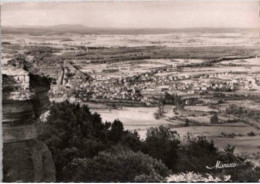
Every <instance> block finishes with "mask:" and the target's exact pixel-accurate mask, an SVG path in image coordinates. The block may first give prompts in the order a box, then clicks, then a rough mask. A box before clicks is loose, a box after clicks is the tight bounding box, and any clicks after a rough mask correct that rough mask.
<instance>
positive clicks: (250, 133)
mask: <svg viewBox="0 0 260 184" xmlns="http://www.w3.org/2000/svg"><path fill="white" fill-rule="evenodd" d="M247 135H248V136H256V135H255V133H254V132H249V133H248V134H247Z"/></svg>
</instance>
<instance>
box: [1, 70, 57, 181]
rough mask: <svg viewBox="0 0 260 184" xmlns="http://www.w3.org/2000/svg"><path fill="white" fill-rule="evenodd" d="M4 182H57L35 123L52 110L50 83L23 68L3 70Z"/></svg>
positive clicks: (50, 157)
mask: <svg viewBox="0 0 260 184" xmlns="http://www.w3.org/2000/svg"><path fill="white" fill-rule="evenodd" d="M2 79H3V83H2V84H3V90H2V93H3V98H2V99H3V101H2V126H3V143H4V144H3V171H4V173H3V181H5V182H17V181H19V182H54V181H55V166H54V162H53V160H52V156H51V152H50V151H49V149H48V147H47V146H46V145H45V144H44V143H43V142H41V141H39V140H37V137H38V134H37V132H38V131H37V130H36V127H35V123H36V121H37V119H38V118H39V116H40V114H41V113H42V112H43V111H44V110H45V109H46V108H47V107H48V105H49V103H50V102H49V99H48V96H47V92H48V91H49V89H50V80H49V79H48V78H46V77H44V76H39V75H35V74H30V73H29V72H28V71H25V70H24V69H21V68H16V67H13V66H5V67H3V68H2Z"/></svg>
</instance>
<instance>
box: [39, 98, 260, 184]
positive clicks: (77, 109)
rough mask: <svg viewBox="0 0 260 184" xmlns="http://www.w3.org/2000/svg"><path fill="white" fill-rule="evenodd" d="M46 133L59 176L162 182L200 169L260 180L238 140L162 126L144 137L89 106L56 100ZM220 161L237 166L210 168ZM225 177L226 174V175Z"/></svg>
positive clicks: (60, 178)
mask: <svg viewBox="0 0 260 184" xmlns="http://www.w3.org/2000/svg"><path fill="white" fill-rule="evenodd" d="M44 125H45V128H44V133H43V134H42V136H41V139H42V140H43V141H44V142H45V143H46V144H47V145H48V147H49V148H50V150H51V152H52V155H53V159H54V162H55V166H56V177H57V181H58V182H69V181H70V182H72V181H75V182H160V181H166V177H167V176H169V175H170V174H180V173H186V172H196V173H199V174H200V175H201V177H206V178H208V177H207V174H211V175H212V176H214V177H218V178H225V176H227V175H230V180H231V181H258V180H259V178H260V172H259V171H260V169H259V168H257V167H254V165H253V164H251V163H248V162H245V160H244V159H242V158H241V157H239V156H236V155H235V154H234V149H235V148H234V147H233V146H230V145H228V146H226V147H225V148H224V151H220V150H218V149H217V148H216V147H215V145H214V143H213V142H212V141H211V142H210V141H208V140H207V139H206V138H205V137H193V136H192V135H190V134H188V135H187V136H186V137H185V138H184V139H180V136H179V135H178V134H177V132H175V131H171V130H170V129H169V128H166V127H163V126H160V127H158V128H150V129H148V131H147V135H146V140H144V141H141V140H140V138H139V137H138V134H137V133H136V132H129V131H125V130H124V127H123V124H122V122H120V121H119V120H115V121H114V122H113V123H109V122H105V123H103V122H102V120H101V118H100V116H99V115H98V114H96V113H94V114H93V113H91V112H90V111H89V108H88V107H87V106H79V105H75V104H70V103H69V102H63V103H54V104H52V106H51V108H50V115H49V117H48V119H47V122H46V123H44ZM217 161H221V162H223V163H237V164H238V167H236V168H225V169H211V170H209V169H207V168H206V166H211V167H212V166H214V165H215V164H216V162H217ZM223 181H224V180H223Z"/></svg>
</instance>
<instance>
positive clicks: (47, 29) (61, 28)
mask: <svg viewBox="0 0 260 184" xmlns="http://www.w3.org/2000/svg"><path fill="white" fill-rule="evenodd" d="M244 31H257V28H176V29H171V28H165V29H164V28H94V27H87V26H84V25H81V24H60V25H55V26H17V27H10V26H2V28H1V32H2V34H6V33H9V34H26V33H27V34H33V35H44V34H66V33H78V34H130V35H135V34H165V33H173V32H209V33H210V32H219V33H226V32H244Z"/></svg>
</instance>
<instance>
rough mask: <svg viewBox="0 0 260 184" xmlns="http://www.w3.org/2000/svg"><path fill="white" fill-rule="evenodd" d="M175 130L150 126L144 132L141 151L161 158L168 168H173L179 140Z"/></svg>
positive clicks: (176, 158) (175, 163) (175, 162)
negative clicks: (143, 142) (143, 143)
mask: <svg viewBox="0 0 260 184" xmlns="http://www.w3.org/2000/svg"><path fill="white" fill-rule="evenodd" d="M178 138H179V135H178V134H177V132H176V131H171V130H170V129H169V128H166V127H164V126H160V127H158V128H150V129H148V131H147V133H146V140H145V145H144V148H143V152H144V153H147V154H149V155H150V156H152V157H154V158H156V159H158V160H161V161H162V162H163V163H164V164H165V165H166V166H168V167H169V168H170V169H172V170H175V167H176V165H177V160H178V148H179V144H180V140H179V139H178Z"/></svg>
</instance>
